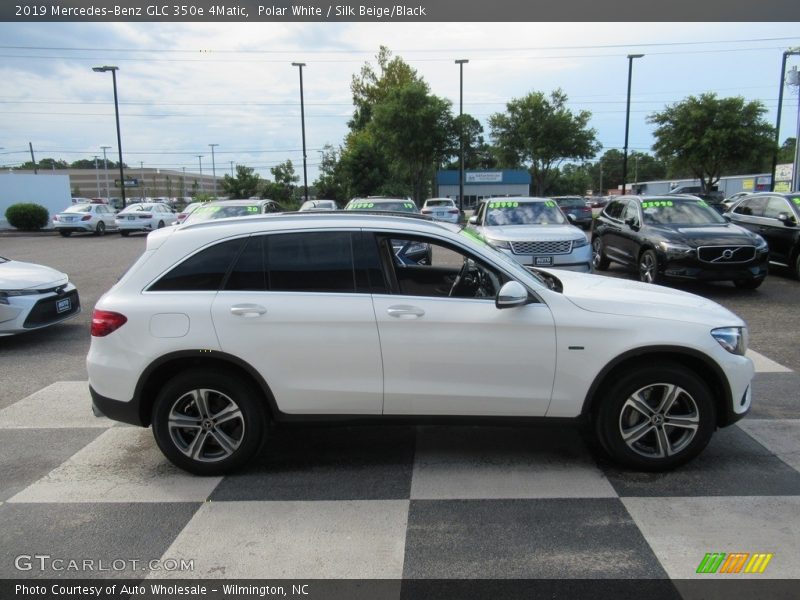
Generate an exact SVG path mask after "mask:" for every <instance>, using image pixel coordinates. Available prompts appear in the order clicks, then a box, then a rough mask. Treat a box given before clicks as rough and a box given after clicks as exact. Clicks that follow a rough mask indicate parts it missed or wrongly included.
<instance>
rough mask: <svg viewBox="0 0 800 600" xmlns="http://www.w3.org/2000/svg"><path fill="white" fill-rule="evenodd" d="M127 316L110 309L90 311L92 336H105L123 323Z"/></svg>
mask: <svg viewBox="0 0 800 600" xmlns="http://www.w3.org/2000/svg"><path fill="white" fill-rule="evenodd" d="M127 321H128V317H126V316H125V315H121V314H119V313H116V312H111V311H110V310H98V309H96V308H95V309H94V311H93V312H92V337H105V336H107V335H108V334H109V333H112V332H114V331H116V330H117V329H119V328H120V327H122V326H123V325H125V323H126V322H127Z"/></svg>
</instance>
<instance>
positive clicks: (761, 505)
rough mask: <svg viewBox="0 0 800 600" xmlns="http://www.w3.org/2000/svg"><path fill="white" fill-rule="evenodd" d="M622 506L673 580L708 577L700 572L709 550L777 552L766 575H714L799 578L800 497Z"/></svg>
mask: <svg viewBox="0 0 800 600" xmlns="http://www.w3.org/2000/svg"><path fill="white" fill-rule="evenodd" d="M622 502H623V503H624V504H625V508H627V509H628V512H629V513H630V515H631V517H633V520H634V521H635V522H636V525H637V526H638V527H639V529H640V530H641V532H642V534H643V535H644V537H645V539H646V540H647V543H648V544H650V547H651V548H652V549H653V552H655V554H656V556H657V557H658V560H659V561H660V562H661V566H663V567H664V570H665V571H666V572H667V574H668V575H669V576H670V578H671V579H692V578H697V577H706V578H707V577H708V575H705V574H697V573H696V571H697V567H698V566H699V564H700V561H701V560H703V557H704V556H705V555H706V553H708V552H725V553H726V554H729V553H734V552H747V553H750V554H754V553H772V554H774V556H773V558H772V560H771V561H770V563H769V565H768V567H767V569H766V570H765V571H764V573H761V574H744V573H738V574H732V575H722V574H718V575H715V576H716V577H737V578H743V577H752V578H760V579H767V578H769V579H798V578H800V568H798V563H797V556H798V555H800V519H798V518H797V515H800V497H798V496H737V497H731V496H729V497H721V498H623V499H622ZM778 524H780V525H778Z"/></svg>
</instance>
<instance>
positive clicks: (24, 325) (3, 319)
mask: <svg viewBox="0 0 800 600" xmlns="http://www.w3.org/2000/svg"><path fill="white" fill-rule="evenodd" d="M79 312H81V303H80V299H79V298H78V290H77V289H75V286H74V285H72V284H71V283H70V282H69V277H67V275H65V274H64V273H61V272H60V271H56V270H55V269H51V268H50V267H45V266H42V265H36V264H33V263H26V262H20V261H18V260H10V259H8V258H3V257H0V337H3V336H7V335H14V334H15V333H22V332H25V331H31V330H33V329H39V328H41V327H47V326H48V325H53V324H55V323H59V322H61V321H64V320H66V319H69V318H71V317H74V316H75V315H77V314H78V313H79Z"/></svg>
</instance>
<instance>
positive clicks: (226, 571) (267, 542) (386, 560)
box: [157, 500, 409, 579]
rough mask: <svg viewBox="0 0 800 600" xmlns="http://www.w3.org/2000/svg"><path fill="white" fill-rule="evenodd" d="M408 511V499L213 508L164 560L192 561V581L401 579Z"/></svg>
mask: <svg viewBox="0 0 800 600" xmlns="http://www.w3.org/2000/svg"><path fill="white" fill-rule="evenodd" d="M408 506H409V503H408V501H407V500H363V501H334V502H328V501H322V502H305V501H300V502H253V501H248V502H208V503H206V504H203V506H201V507H200V509H199V510H198V511H197V513H196V514H195V515H194V517H193V518H192V520H191V521H189V523H188V524H187V525H186V527H185V528H184V529H183V531H182V532H181V533H180V534H179V535H178V537H177V538H176V539H175V541H174V542H173V543H172V546H170V547H169V548H168V549H167V551H166V552H165V553H164V558H171V559H178V560H180V559H182V558H183V559H186V560H190V559H193V560H194V572H193V573H192V575H191V576H192V577H200V578H263V579H295V578H306V579H399V578H401V577H402V575H403V558H404V551H405V541H406V525H407V523H408ZM232 553H235V558H233V556H234V554H232ZM157 576H158V577H159V578H161V577H171V578H179V579H180V578H185V577H186V576H187V573H186V572H177V571H176V572H171V573H170V572H164V573H159V574H158V575H157Z"/></svg>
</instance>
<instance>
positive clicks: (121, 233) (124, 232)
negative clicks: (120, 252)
mask: <svg viewBox="0 0 800 600" xmlns="http://www.w3.org/2000/svg"><path fill="white" fill-rule="evenodd" d="M119 234H120V235H121V236H122V237H128V236H129V235H130V234H131V232H130V231H125V230H124V229H120V231H119Z"/></svg>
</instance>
